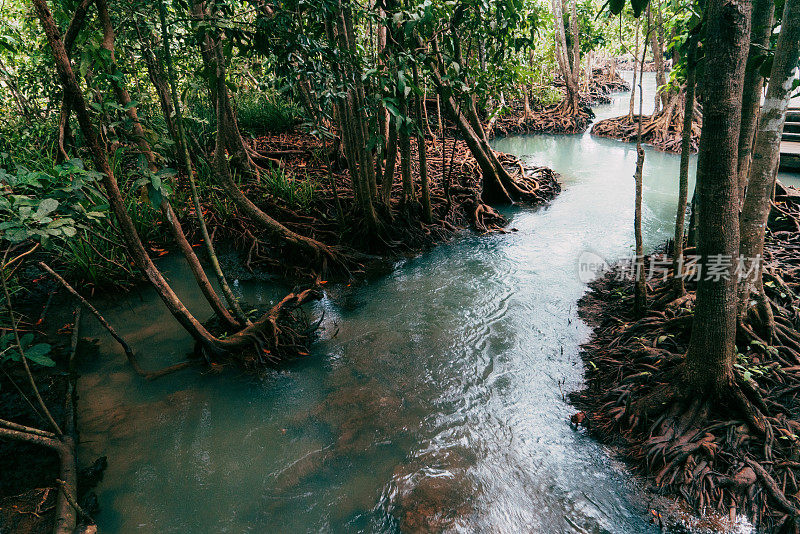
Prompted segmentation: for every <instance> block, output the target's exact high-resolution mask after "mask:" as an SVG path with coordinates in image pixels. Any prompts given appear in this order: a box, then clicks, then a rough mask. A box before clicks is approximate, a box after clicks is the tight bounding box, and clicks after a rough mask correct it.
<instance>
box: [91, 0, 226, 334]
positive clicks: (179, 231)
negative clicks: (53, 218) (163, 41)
mask: <svg viewBox="0 0 800 534" xmlns="http://www.w3.org/2000/svg"><path fill="white" fill-rule="evenodd" d="M95 4H96V5H97V11H98V14H99V18H100V23H101V25H102V27H103V43H102V46H103V48H105V49H106V50H108V52H109V57H110V58H111V64H110V68H111V69H112V72H111V74H112V75H113V78H112V80H114V81H112V83H111V85H112V87H113V89H114V93H115V95H116V97H117V102H118V103H119V104H120V106H122V108H123V109H125V113H126V114H127V115H128V118H130V120H131V124H132V130H133V136H134V138H135V140H136V143H137V144H138V146H139V149H140V150H141V151H142V155H143V156H144V158H145V159H146V160H147V166H148V167H149V169H150V172H153V173H154V172H156V171H157V170H158V167H157V165H156V157H155V154H154V153H153V151H152V149H151V148H150V144H149V143H148V142H147V137H146V136H145V132H144V129H143V128H142V123H141V122H140V121H139V115H138V113H137V110H136V106H135V105H134V103H133V101H132V100H131V97H130V94H129V93H128V90H127V88H126V87H125V85H124V83H123V82H122V81H121V80H122V73H121V72H120V70H119V68H118V67H117V63H116V59H115V54H114V40H115V36H114V28H113V26H112V24H111V17H110V16H109V14H108V6H107V4H106V0H96V1H95ZM159 208H160V210H161V213H162V215H163V217H164V219H165V220H166V222H167V226H168V227H169V228H170V230H171V232H172V235H173V237H174V238H175V241H176V243H177V244H178V248H179V249H180V251H181V253H182V254H183V256H184V258H185V259H186V262H187V264H188V265H189V268H190V269H191V271H192V274H193V275H194V278H195V280H196V281H197V285H198V286H199V287H200V290H201V292H202V293H203V296H205V298H206V300H207V301H208V303H209V304H210V305H211V307H212V309H213V310H214V312H215V313H216V314H217V315H218V316H219V318H220V319H221V320H222V321H224V322H225V323H227V324H228V325H229V326H231V327H234V328H238V327H239V326H241V325H240V324H239V322H238V321H237V320H236V319H235V318H234V317H233V316H232V315H231V313H230V312H229V311H228V309H227V308H226V307H225V306H224V305H223V304H222V301H221V300H220V299H219V296H218V295H217V292H216V291H214V288H213V287H212V285H211V282H210V281H209V280H208V277H207V276H206V273H205V270H203V266H202V265H201V264H200V260H199V259H198V258H197V255H196V254H195V253H194V249H193V248H192V245H191V244H190V243H189V241H188V240H187V239H186V235H185V234H184V232H183V228H182V227H181V224H180V221H178V217H177V215H176V214H175V212H174V211H173V209H172V206H171V204H170V202H169V199H167V198H166V197H165V196H163V197H162V199H161V205H160V206H159Z"/></svg>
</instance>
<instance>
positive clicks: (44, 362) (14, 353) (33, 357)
mask: <svg viewBox="0 0 800 534" xmlns="http://www.w3.org/2000/svg"><path fill="white" fill-rule="evenodd" d="M33 339H34V338H33V334H31V333H27V334H25V335H23V336H22V337H21V338H20V340H19V341H20V344H21V345H22V352H23V354H25V358H26V359H27V360H29V361H31V362H33V363H35V364H37V365H41V366H43V367H53V366H54V365H55V364H56V362H54V361H53V360H52V359H50V357H49V356H48V354H50V351H51V349H52V347H51V346H50V345H48V344H47V343H36V344H34V343H33ZM9 361H12V362H19V361H22V356H21V355H20V352H19V347H18V346H17V343H16V340H15V338H14V333H13V332H9V333H7V334H4V335H2V336H0V364H4V363H6V362H9Z"/></svg>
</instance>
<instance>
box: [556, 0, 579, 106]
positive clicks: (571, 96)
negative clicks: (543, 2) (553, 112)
mask: <svg viewBox="0 0 800 534" xmlns="http://www.w3.org/2000/svg"><path fill="white" fill-rule="evenodd" d="M552 4H553V18H554V19H555V39H556V43H555V56H556V61H557V62H558V66H559V69H560V70H561V76H562V77H563V78H564V87H566V91H567V94H566V102H567V110H568V112H570V113H577V112H578V110H579V109H580V94H579V92H578V85H577V82H576V81H575V78H574V76H573V68H572V66H571V65H570V59H569V57H570V53H569V49H568V48H567V37H566V33H565V30H564V12H563V9H562V5H561V0H552ZM578 68H579V69H580V66H578Z"/></svg>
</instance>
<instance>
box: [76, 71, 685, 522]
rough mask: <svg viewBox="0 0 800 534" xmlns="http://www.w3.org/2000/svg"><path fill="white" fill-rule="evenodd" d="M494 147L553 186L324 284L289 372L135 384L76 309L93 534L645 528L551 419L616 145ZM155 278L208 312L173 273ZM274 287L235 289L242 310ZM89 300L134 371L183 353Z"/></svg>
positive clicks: (626, 170)
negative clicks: (386, 264) (497, 225)
mask: <svg viewBox="0 0 800 534" xmlns="http://www.w3.org/2000/svg"><path fill="white" fill-rule="evenodd" d="M646 76H647V78H646V80H645V81H646V84H645V85H646V86H647V91H646V93H647V94H646V95H645V112H647V111H648V109H647V106H648V105H649V106H650V107H651V108H652V100H653V98H652V91H653V88H654V79H653V77H652V75H646ZM627 101H628V96H627V95H626V94H623V95H617V96H616V97H615V98H614V102H613V103H612V104H610V105H605V106H598V107H597V109H596V112H597V115H598V118H603V117H609V116H613V115H617V114H621V113H624V112H625V111H626V110H627V105H628V104H627ZM494 145H495V147H496V148H497V149H499V150H502V151H506V152H512V153H514V154H517V155H519V156H521V157H523V158H524V159H525V160H527V161H530V162H533V163H536V164H541V165H547V166H550V167H552V168H553V169H555V170H556V171H558V172H559V173H561V174H562V179H563V193H561V195H559V196H558V197H557V198H556V199H555V200H554V201H553V202H552V203H550V204H549V205H547V206H544V207H541V208H538V209H531V208H524V207H520V208H512V209H508V210H506V211H505V213H506V214H507V215H508V216H509V217H510V218H511V224H510V227H512V228H515V229H517V230H518V231H517V232H514V233H510V234H505V235H488V236H476V235H470V234H465V235H464V236H462V237H459V238H457V239H455V240H454V241H453V242H451V243H448V244H444V245H442V246H439V247H437V248H435V249H433V250H432V251H430V252H428V253H426V254H423V255H421V256H419V257H417V258H414V259H410V260H407V261H403V262H401V263H398V265H397V266H396V267H395V269H394V270H393V272H391V274H389V275H387V276H385V277H383V278H380V279H378V280H374V281H371V282H369V283H360V284H354V285H353V286H344V285H332V286H331V287H329V288H328V294H327V296H326V297H325V298H324V299H323V300H322V301H320V302H319V303H317V304H315V305H314V306H313V307H312V311H313V313H314V314H316V315H319V314H321V313H322V311H323V310H324V312H325V319H324V322H323V336H322V340H321V341H320V342H318V343H316V344H315V345H314V347H313V353H312V354H311V355H310V356H309V357H307V358H306V359H304V360H302V361H300V362H298V363H294V364H292V365H289V366H287V367H285V368H283V369H281V370H277V371H274V372H270V373H269V374H268V375H266V376H264V377H260V378H255V377H252V376H248V375H244V374H242V373H239V372H238V371H236V370H235V369H227V370H225V371H224V372H222V373H219V374H217V373H212V372H198V371H186V372H182V373H179V374H175V375H172V376H168V377H166V378H163V379H160V380H157V381H155V382H153V383H147V382H144V381H142V380H140V379H138V377H136V376H135V375H134V374H133V373H132V371H131V370H130V369H129V367H128V366H127V365H126V364H125V361H124V357H123V355H122V353H121V352H120V350H119V349H118V347H117V346H116V345H115V344H114V343H113V342H112V341H111V340H110V338H108V336H107V335H106V334H105V333H104V332H103V331H102V330H101V329H100V328H99V326H98V325H97V324H95V323H94V322H93V320H88V319H87V321H86V322H85V323H84V326H83V330H82V334H83V336H84V337H88V338H96V339H97V343H96V346H97V353H91V354H89V355H86V356H84V358H83V361H84V363H83V364H82V370H81V371H82V376H81V378H80V380H79V393H80V395H81V398H80V401H79V427H80V429H81V447H80V455H81V458H82V459H84V460H85V461H90V460H91V459H93V458H94V457H96V456H98V455H100V454H105V455H107V456H108V461H109V467H108V470H107V472H106V474H105V479H104V480H103V482H102V483H101V484H100V486H99V487H98V490H97V491H98V493H99V496H100V506H101V512H100V513H99V515H97V517H96V520H97V522H98V524H99V527H100V530H101V532H106V533H134V532H159V533H170V532H174V533H189V532H191V533H206V532H208V533H211V532H235V533H238V532H395V531H409V532H411V531H419V530H425V529H430V530H439V529H450V530H453V531H461V532H542V533H559V532H590V533H626V534H630V533H646V532H657V529H655V527H653V526H652V525H649V524H648V523H647V521H646V518H647V516H646V513H647V510H646V499H645V498H644V497H643V496H642V492H641V490H640V489H639V488H638V487H637V484H636V483H635V482H634V481H633V478H632V477H631V475H630V474H629V473H628V472H627V471H626V469H625V468H624V467H623V466H622V464H621V463H620V462H618V461H616V460H614V458H613V453H612V451H610V450H608V449H606V448H605V447H603V446H601V445H599V444H598V443H597V442H595V441H594V440H592V439H591V438H589V437H588V436H587V435H586V434H585V432H583V431H576V430H573V429H572V428H571V427H570V425H569V422H568V418H569V416H570V415H571V414H572V413H574V411H575V410H574V408H573V407H571V406H570V405H569V403H568V402H567V401H566V400H565V396H566V394H568V393H569V392H571V391H574V390H577V389H580V388H581V386H582V384H583V364H582V362H581V359H580V356H579V345H580V343H581V342H583V341H585V340H586V339H587V336H588V335H589V333H590V330H589V328H588V327H587V326H586V325H585V324H583V323H582V321H581V320H580V319H579V318H578V317H577V312H576V302H577V300H578V299H579V298H580V296H581V295H582V294H583V293H584V292H585V291H586V285H585V283H584V282H583V281H582V277H580V276H579V275H578V258H579V257H581V255H582V253H584V252H587V251H588V252H591V254H592V257H597V256H600V257H602V258H606V259H608V260H614V259H617V258H620V257H623V256H627V255H629V254H630V253H631V251H632V246H633V198H634V196H633V195H634V181H633V178H632V175H633V171H634V167H635V159H636V154H635V149H634V147H633V145H629V144H624V143H620V142H617V141H613V140H607V139H599V138H595V137H592V136H591V135H589V134H588V133H587V134H585V135H573V136H567V135H560V136H559V135H536V136H515V137H510V138H506V139H498V140H496V141H495V142H494ZM678 160H679V158H678V157H677V156H675V155H670V154H664V153H660V152H657V151H654V150H650V149H647V155H646V160H645V168H644V214H643V225H644V234H645V242H646V244H647V246H648V247H652V246H654V245H657V244H659V243H661V242H663V241H664V240H665V239H666V238H668V237H669V236H671V234H672V231H673V230H672V229H673V222H674V217H675V205H676V196H677V175H678ZM693 166H694V162H693ZM693 172H694V171H692V174H693ZM164 266H165V268H166V270H167V272H168V274H169V276H170V280H171V282H172V283H173V284H174V285H175V288H176V290H177V292H178V293H179V295H180V296H181V297H182V298H184V299H185V302H186V303H187V304H188V305H189V307H190V308H191V309H192V310H193V311H194V312H195V313H198V314H199V315H200V316H201V317H206V316H208V315H209V314H210V312H209V310H208V308H207V307H206V306H205V304H204V303H203V302H202V301H201V300H200V298H198V295H199V292H197V291H196V290H195V289H194V288H193V281H192V280H191V276H189V275H188V274H187V271H186V270H185V269H183V268H182V267H181V266H180V262H178V261H177V260H175V259H171V260H167V261H166V262H165V263H164ZM286 289H287V288H284V287H281V286H279V285H277V284H267V283H263V282H255V281H249V282H246V281H239V282H237V283H236V290H237V291H239V292H240V293H241V294H243V295H244V297H245V298H246V299H247V300H249V301H251V302H258V303H260V304H261V305H267V304H268V303H269V302H272V301H274V299H276V298H278V297H279V296H281V295H282V294H283V292H284V291H286ZM99 305H100V308H101V310H102V311H103V312H104V314H105V315H106V317H107V318H108V319H109V321H110V322H111V323H112V324H114V325H116V326H117V328H118V329H119V330H120V331H121V333H122V334H123V335H124V336H126V337H127V339H128V341H129V342H130V343H131V344H132V345H133V346H134V347H136V349H137V351H138V352H139V353H140V358H141V360H142V363H143V364H145V365H146V366H148V367H150V368H155V367H156V366H159V365H162V364H167V363H173V362H175V361H178V360H180V359H181V358H183V356H184V355H185V354H186V353H187V352H189V351H190V350H191V345H192V344H191V341H190V339H189V338H188V337H187V336H186V335H185V333H184V332H183V330H182V329H181V328H180V327H179V326H178V324H177V323H176V322H175V321H174V320H173V319H172V318H171V317H170V316H169V314H168V313H167V312H166V310H165V309H164V307H163V306H162V304H161V302H160V301H159V300H158V299H157V298H156V297H155V294H154V293H153V292H152V291H151V290H150V289H147V288H144V289H141V290H137V291H136V292H134V293H132V294H130V295H128V296H125V297H123V298H121V299H117V300H114V301H111V300H105V301H99Z"/></svg>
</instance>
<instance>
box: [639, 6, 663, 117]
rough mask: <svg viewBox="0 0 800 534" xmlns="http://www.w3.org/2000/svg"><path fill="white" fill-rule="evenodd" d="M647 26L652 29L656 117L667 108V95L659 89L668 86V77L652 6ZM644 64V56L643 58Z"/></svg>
mask: <svg viewBox="0 0 800 534" xmlns="http://www.w3.org/2000/svg"><path fill="white" fill-rule="evenodd" d="M647 24H648V26H649V27H650V32H649V33H650V49H651V50H652V51H653V64H654V66H655V69H656V88H657V89H656V96H655V102H654V103H653V115H656V114H657V113H658V112H659V110H660V109H664V108H666V106H667V97H668V95H667V94H666V93H662V92H661V91H660V90H659V89H661V88H662V87H664V86H665V85H666V84H667V77H666V75H665V73H664V51H663V50H662V49H661V44H660V42H659V39H658V28H656V27H654V25H653V14H652V10H651V9H650V4H648V5H647ZM642 62H644V56H643V57H642Z"/></svg>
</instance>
